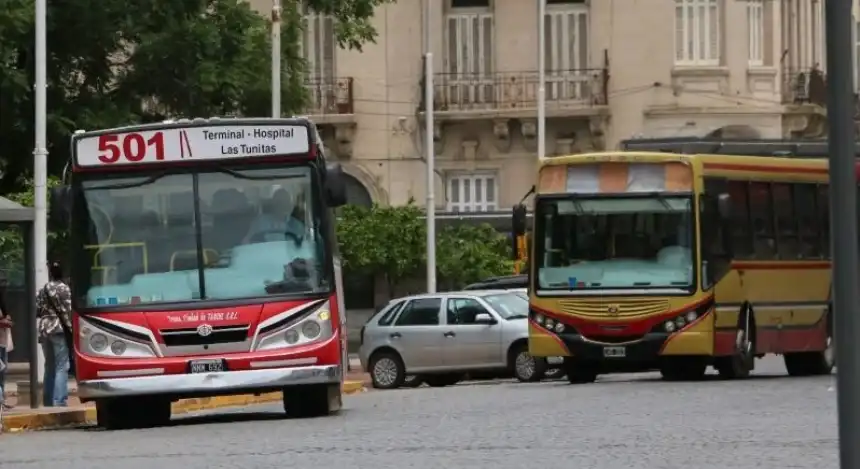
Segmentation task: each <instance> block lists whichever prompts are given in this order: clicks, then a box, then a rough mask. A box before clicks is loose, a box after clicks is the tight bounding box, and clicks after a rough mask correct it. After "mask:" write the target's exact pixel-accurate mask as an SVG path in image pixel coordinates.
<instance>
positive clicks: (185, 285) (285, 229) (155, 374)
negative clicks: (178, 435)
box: [51, 118, 346, 428]
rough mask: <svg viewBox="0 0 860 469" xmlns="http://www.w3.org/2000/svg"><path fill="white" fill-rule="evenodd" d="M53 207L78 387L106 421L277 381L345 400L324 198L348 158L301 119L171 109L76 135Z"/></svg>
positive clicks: (337, 185) (341, 329) (338, 303)
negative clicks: (65, 259)
mask: <svg viewBox="0 0 860 469" xmlns="http://www.w3.org/2000/svg"><path fill="white" fill-rule="evenodd" d="M71 163H72V164H71V174H70V175H69V179H70V180H69V181H67V182H68V185H66V186H63V187H60V188H57V189H55V190H53V191H52V193H51V199H52V200H51V208H52V212H51V219H52V222H54V223H57V222H59V223H65V224H66V225H67V226H68V227H69V233H70V236H69V237H70V243H69V245H68V247H69V249H70V252H69V259H70V279H71V288H72V295H73V301H72V306H73V310H74V313H73V323H74V349H75V350H74V355H75V362H76V367H77V371H76V374H77V380H78V394H79V396H80V398H81V401H84V402H87V401H94V402H95V403H96V407H97V410H98V421H99V424H100V425H102V426H104V427H107V428H116V427H126V426H150V425H157V424H159V423H162V422H165V421H167V420H169V419H170V404H171V402H173V401H175V400H178V399H183V398H191V397H208V396H218V395H232V394H245V393H255V394H256V393H264V392H272V391H283V394H284V408H285V411H286V412H287V413H288V414H289V415H294V416H316V415H326V414H330V413H334V412H336V411H337V410H339V408H340V406H341V385H342V381H343V377H344V374H345V370H346V366H345V363H346V331H345V322H346V319H345V312H344V309H343V300H342V287H341V279H340V263H339V259H338V256H337V243H336V239H335V234H334V233H335V231H334V223H335V219H334V215H333V210H332V209H333V208H334V207H337V206H340V205H342V204H343V203H345V197H346V195H345V188H344V181H343V178H344V176H343V173H342V169H341V168H340V166H339V165H337V164H333V163H330V162H326V159H325V155H324V151H323V145H322V143H321V142H320V139H319V133H318V132H317V129H316V126H315V125H314V124H313V123H312V122H310V121H309V120H307V119H304V118H292V119H217V118H213V119H194V120H187V119H183V120H179V121H165V122H163V123H160V124H151V125H135V126H129V127H122V128H116V129H108V130H98V131H91V132H84V131H78V132H77V133H76V134H75V135H74V136H73V137H72V162H71Z"/></svg>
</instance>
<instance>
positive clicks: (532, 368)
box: [508, 344, 547, 383]
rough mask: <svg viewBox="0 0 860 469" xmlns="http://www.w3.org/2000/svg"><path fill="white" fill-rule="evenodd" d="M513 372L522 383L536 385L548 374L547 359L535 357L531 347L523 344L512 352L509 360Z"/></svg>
mask: <svg viewBox="0 0 860 469" xmlns="http://www.w3.org/2000/svg"><path fill="white" fill-rule="evenodd" d="M508 363H509V365H508V366H510V368H511V372H512V373H513V375H514V378H516V379H517V380H518V381H519V382H521V383H534V382H537V381H540V380H542V379H543V377H544V375H545V374H546V367H547V364H546V359H544V358H542V357H533V356H532V355H531V354H530V353H529V346H528V345H527V344H522V345H519V346H517V347H515V348H514V349H512V350H511V352H510V354H509V358H508Z"/></svg>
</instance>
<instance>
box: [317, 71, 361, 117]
mask: <svg viewBox="0 0 860 469" xmlns="http://www.w3.org/2000/svg"><path fill="white" fill-rule="evenodd" d="M305 89H306V90H307V92H308V103H307V106H306V108H305V113H306V114H308V115H325V114H352V113H353V95H352V77H344V78H310V79H308V80H307V81H306V82H305Z"/></svg>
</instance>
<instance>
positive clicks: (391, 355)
mask: <svg viewBox="0 0 860 469" xmlns="http://www.w3.org/2000/svg"><path fill="white" fill-rule="evenodd" d="M370 380H371V383H372V385H373V387H374V388H376V389H397V388H399V387H400V386H402V385H403V382H404V381H406V368H405V367H404V366H403V360H402V359H401V358H400V356H399V355H398V354H397V353H396V352H389V351H383V352H377V353H375V354H374V355H373V356H372V357H371V358H370Z"/></svg>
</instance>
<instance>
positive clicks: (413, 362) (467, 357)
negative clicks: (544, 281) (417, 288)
mask: <svg viewBox="0 0 860 469" xmlns="http://www.w3.org/2000/svg"><path fill="white" fill-rule="evenodd" d="M527 317H528V301H527V300H526V299H525V298H523V296H522V294H517V293H515V292H510V291H505V290H483V291H480V290H479V291H461V292H445V293H435V294H423V295H415V296H408V297H405V298H398V299H396V300H392V301H391V302H390V303H389V304H388V305H386V306H385V307H384V308H383V309H382V310H381V311H379V313H377V314H376V315H375V316H374V317H372V318H371V319H370V320H369V321H368V322H367V324H365V325H364V327H363V328H362V330H361V348H360V350H359V355H360V357H361V365H362V367H363V368H364V369H365V370H367V371H368V373H370V377H371V379H372V381H373V386H374V387H375V388H379V389H394V388H398V387H400V386H403V385H412V386H414V385H416V383H417V385H420V384H421V382H426V383H427V384H428V385H430V386H447V385H451V384H455V383H456V382H457V381H459V380H460V379H462V377H463V376H464V374H466V373H469V374H473V373H475V374H479V373H487V372H491V373H492V372H496V373H500V374H502V373H504V374H513V375H514V376H515V377H516V378H517V379H519V380H520V381H539V380H541V379H542V378H543V377H544V373H545V372H546V368H547V365H546V362H545V361H543V360H535V359H534V358H533V357H532V356H531V355H529V353H528V323H527ZM408 377H409V378H411V379H409V380H408V381H407V379H408Z"/></svg>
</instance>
